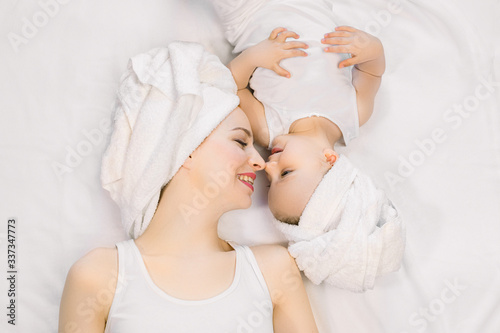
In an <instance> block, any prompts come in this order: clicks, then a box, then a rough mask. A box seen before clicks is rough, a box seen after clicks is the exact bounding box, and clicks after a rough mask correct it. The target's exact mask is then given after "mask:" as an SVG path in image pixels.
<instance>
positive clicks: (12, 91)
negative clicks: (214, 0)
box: [0, 0, 500, 333]
mask: <svg viewBox="0 0 500 333" xmlns="http://www.w3.org/2000/svg"><path fill="white" fill-rule="evenodd" d="M391 3H392V4H394V3H395V2H394V1H393V2H386V1H381V0H371V1H368V0H365V1H358V0H356V1H348V0H339V1H334V8H335V12H336V16H337V17H338V21H339V22H340V23H341V24H349V25H353V26H355V27H358V28H361V29H367V30H368V31H369V32H372V33H375V34H376V35H377V36H379V38H380V39H381V40H382V42H383V43H384V47H385V50H386V57H387V62H388V65H387V72H386V74H385V75H384V78H383V84H382V87H381V89H380V92H379V94H378V97H377V100H376V109H375V113H374V115H373V117H372V118H371V119H370V121H369V122H368V123H367V124H366V125H365V126H363V127H362V128H361V133H360V137H359V138H358V139H356V140H355V141H353V142H352V144H351V145H350V146H349V148H347V149H346V148H345V147H342V148H339V151H340V152H342V153H345V154H347V155H348V156H349V158H350V159H351V160H352V161H353V162H354V163H355V164H356V165H358V166H359V168H360V169H362V170H363V171H364V172H366V173H368V174H369V175H370V176H371V177H373V179H374V180H375V182H376V183H377V184H378V185H379V186H380V187H382V188H384V189H385V190H386V191H387V192H388V194H389V196H390V197H391V198H392V199H393V201H394V202H395V204H396V205H397V206H398V207H399V209H400V210H401V213H402V215H403V216H404V218H405V221H406V225H407V251H406V254H405V257H404V263H403V267H402V269H401V270H400V271H399V272H397V273H395V274H392V275H389V276H387V277H383V278H381V279H379V280H378V281H377V283H376V286H375V289H374V290H372V291H368V292H366V293H363V294H354V293H351V292H348V291H344V290H339V289H335V288H333V287H330V286H327V285H321V286H314V285H312V284H311V283H309V282H308V281H307V280H306V281H305V283H306V288H307V291H308V294H309V297H310V300H311V303H312V306H313V310H314V313H315V317H316V320H317V322H318V326H319V328H320V332H328V333H329V332H384V333H403V332H407V333H413V332H440V333H441V332H453V333H457V332H458V333H461V332H463V333H472V332H481V333H490V332H491V333H496V332H500V316H499V314H500V288H499V286H500V246H499V245H498V239H499V238H500V115H499V108H498V107H499V104H498V101H499V96H500V85H499V84H500V83H498V82H499V81H500V63H499V57H500V45H499V39H500V37H499V36H500V32H499V31H498V25H495V20H496V21H498V19H499V17H500V10H499V6H500V4H499V3H498V1H493V0H487V1H483V2H481V3H474V4H472V3H468V2H467V1H465V0H461V1H459V2H452V1H448V2H442V1H441V2H435V1H421V2H414V1H407V0H402V1H399V2H396V3H397V4H399V6H394V5H391ZM45 4H51V5H45ZM55 4H57V5H55ZM391 11H392V12H391ZM44 12H45V13H46V14H44ZM0 18H1V20H0V22H1V23H0V35H1V36H3V37H2V38H1V39H0V50H1V52H0V64H1V66H0V97H1V98H0V126H1V128H0V142H1V143H0V147H1V149H0V179H1V183H0V184H1V186H0V219H1V220H2V223H1V226H0V267H2V272H1V274H2V277H1V278H0V281H1V282H0V304H1V305H2V306H1V308H2V309H4V310H2V313H1V316H0V318H2V319H1V323H0V327H1V329H0V330H1V331H2V332H55V331H56V330H57V321H58V307H59V301H60V296H61V293H62V288H63V286H64V279H65V276H66V274H67V271H68V269H69V268H70V266H71V264H72V263H73V262H74V261H75V260H77V259H78V258H79V257H81V256H82V255H84V254H85V253H86V252H87V251H89V250H90V249H92V248H94V247H98V246H113V244H114V243H116V242H118V241H120V240H123V239H125V238H126V235H125V233H124V232H123V230H122V229H121V225H120V222H119V211H118V208H117V206H115V205H114V203H113V201H112V200H111V199H110V198H109V195H108V193H107V192H105V191H104V190H103V189H102V188H101V186H100V183H99V168H100V161H101V155H102V153H103V151H104V149H105V147H106V142H107V138H108V135H109V127H108V126H107V124H106V123H107V122H109V120H110V115H111V110H112V105H113V102H114V93H115V90H116V88H117V84H118V81H119V78H120V75H121V73H122V72H123V71H124V69H125V67H126V63H127V60H128V58H129V57H130V56H132V55H135V54H137V53H140V52H143V51H146V50H148V49H150V48H153V47H157V46H162V45H165V44H166V43H168V42H169V41H172V40H175V39H180V40H191V41H199V42H201V43H203V44H204V45H205V46H206V47H207V48H208V49H209V50H211V51H213V52H214V53H216V54H218V55H219V56H220V57H221V59H222V60H223V61H224V62H227V61H228V60H229V59H230V58H231V54H230V50H231V48H230V46H229V45H228V44H227V43H226V42H225V40H224V37H223V34H222V29H221V27H220V26H219V24H218V21H217V18H216V16H215V13H214V11H213V10H212V8H211V6H210V4H209V3H208V1H195V0H187V1H180V0H177V1H174V0H168V1H167V0H144V1H141V2H137V1H131V0H122V1H118V0H109V1H104V2H97V1H92V2H89V1H82V0H73V1H68V0H65V1H62V0H60V2H58V1H56V0H53V1H49V0H41V1H37V2H33V1H14V0H6V1H3V2H2V3H1V4H0ZM34 23H36V24H37V25H38V27H37V26H34V27H30V24H34ZM13 34H16V35H17V37H15V36H14V35H13ZM13 38H14V39H15V41H14V42H13V41H12V40H13ZM488 81H490V83H484V82H488ZM491 82H492V83H491ZM454 105H457V106H456V107H455V110H457V108H460V107H462V109H463V110H465V111H463V113H462V115H460V114H459V113H457V112H455V111H453V110H454V109H453V108H454ZM467 110H471V111H467ZM431 139H432V140H433V141H434V143H433V144H431V143H430V141H429V140H431ZM417 142H418V143H417ZM422 147H423V148H422ZM408 161H409V162H408ZM259 176H260V177H259V180H258V182H257V187H258V189H257V191H256V193H255V194H254V204H253V207H252V208H251V209H250V210H246V211H236V212H231V213H228V214H226V215H225V216H224V217H223V219H222V221H221V224H220V234H221V235H222V236H223V237H225V238H228V239H232V240H235V241H238V242H240V243H243V244H260V243H276V242H278V243H279V242H283V241H284V239H283V237H282V236H281V235H279V234H278V233H277V231H275V230H274V228H273V227H272V226H271V225H270V224H269V212H268V211H267V208H266V188H265V186H264V185H265V180H264V178H265V177H263V175H259ZM398 177H399V178H398ZM9 218H15V219H16V221H17V223H16V226H17V229H16V242H17V248H16V267H17V275H16V279H17V284H16V292H17V298H16V325H15V326H12V325H9V324H8V323H7V319H8V318H7V316H6V313H7V309H6V306H7V302H8V301H9V297H8V295H7V291H8V289H9V285H8V281H7V279H6V277H7V270H8V268H7V253H6V245H7V235H6V234H7V220H8V219H9ZM4 276H5V277H4ZM89 306H90V305H89Z"/></svg>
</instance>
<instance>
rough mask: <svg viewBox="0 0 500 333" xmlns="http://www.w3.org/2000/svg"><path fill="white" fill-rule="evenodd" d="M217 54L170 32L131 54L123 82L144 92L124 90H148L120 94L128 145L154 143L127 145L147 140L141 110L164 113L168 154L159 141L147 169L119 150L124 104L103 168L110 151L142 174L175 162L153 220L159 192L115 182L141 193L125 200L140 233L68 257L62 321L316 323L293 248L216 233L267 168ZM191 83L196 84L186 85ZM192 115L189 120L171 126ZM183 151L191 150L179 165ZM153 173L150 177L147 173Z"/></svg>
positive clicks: (182, 325)
mask: <svg viewBox="0 0 500 333" xmlns="http://www.w3.org/2000/svg"><path fill="white" fill-rule="evenodd" d="M214 58H215V57H213V56H211V55H208V54H207V53H206V52H205V51H204V50H202V49H201V47H200V46H199V45H198V44H193V43H172V44H170V45H169V47H168V49H167V48H164V49H160V50H158V49H156V50H152V51H150V52H149V53H148V54H146V55H142V57H141V56H139V57H135V58H134V59H132V61H131V64H130V65H129V68H130V69H131V73H130V75H129V76H127V77H126V78H125V80H124V82H125V81H127V80H129V82H128V83H127V84H124V83H122V87H123V86H124V85H128V88H130V84H131V83H130V82H133V83H134V84H137V85H138V87H139V92H140V91H141V89H143V88H144V89H145V90H144V91H147V93H145V94H138V93H137V92H138V90H134V89H132V90H131V89H128V90H126V91H127V93H128V94H129V95H130V94H134V96H136V97H137V96H141V97H139V98H136V97H134V98H133V99H132V101H131V100H130V99H129V100H125V99H124V96H123V94H122V96H121V104H120V107H121V108H122V109H126V110H125V112H124V114H126V116H127V117H128V118H127V120H128V122H127V124H131V125H130V127H132V129H131V132H130V133H129V134H130V135H127V136H126V137H128V138H129V139H130V140H129V141H127V145H128V146H127V147H126V148H125V149H126V151H127V152H132V151H140V152H141V154H146V153H145V152H144V150H147V148H149V147H150V146H149V145H148V146H144V145H142V146H141V147H142V149H140V150H135V149H132V148H131V145H133V144H134V142H138V141H141V139H139V138H140V137H141V126H142V125H141V122H143V123H142V124H144V122H146V123H147V121H152V122H153V123H161V124H164V127H161V126H159V127H158V133H162V134H164V135H165V136H166V137H165V138H163V135H160V136H161V137H162V139H161V140H166V142H169V143H170V144H172V147H174V148H176V149H175V150H174V149H172V150H171V151H167V152H166V155H167V156H166V157H165V156H163V157H159V155H158V154H156V153H155V152H154V149H152V150H150V151H149V154H150V155H149V156H147V157H148V159H147V161H149V162H148V163H144V164H143V165H144V167H143V169H140V168H139V169H137V168H135V169H134V168H132V167H128V166H127V163H128V164H130V163H136V162H137V161H136V159H135V158H133V157H136V156H139V155H140V154H139V153H138V154H137V155H134V156H132V157H130V156H127V157H126V158H123V159H120V158H118V157H119V156H121V155H120V154H117V152H118V151H119V149H118V148H119V145H118V144H116V143H117V142H120V139H118V136H119V134H115V133H120V131H121V130H120V126H121V125H120V116H119V114H118V111H117V115H116V116H115V130H114V133H113V137H112V139H111V144H110V147H112V148H110V147H108V151H107V152H106V154H107V156H105V158H104V159H103V172H104V171H105V170H106V168H104V166H105V165H106V163H108V162H109V161H111V160H112V161H113V162H112V163H115V162H116V161H121V162H120V163H119V164H120V168H119V169H120V170H127V169H130V170H132V169H133V170H136V171H137V170H143V171H144V172H146V176H147V172H150V170H154V169H155V168H156V167H161V168H162V169H163V170H168V172H167V176H166V179H161V181H159V182H160V185H164V184H167V185H166V186H163V188H162V190H161V195H160V199H159V203H158V205H157V207H156V208H155V211H154V213H153V217H152V219H150V220H149V218H146V217H145V216H147V211H148V208H149V207H150V203H153V205H154V206H156V202H155V201H156V200H155V199H154V195H153V199H152V200H150V198H149V197H146V198H145V199H144V197H141V199H142V200H135V198H136V197H137V195H138V193H141V189H142V188H137V187H135V188H137V190H136V191H130V195H128V194H126V195H124V194H123V193H126V192H127V191H126V190H124V189H125V188H126V187H127V186H125V185H123V186H122V185H120V186H115V188H114V191H115V193H113V192H112V197H113V199H115V200H117V198H121V199H120V200H117V202H118V203H119V204H123V203H126V202H129V203H132V204H133V206H134V205H135V203H136V202H143V203H145V204H144V205H143V206H144V207H142V209H139V210H138V211H139V212H141V213H140V214H139V215H140V216H139V217H137V216H136V214H135V213H131V212H133V209H132V210H131V209H130V208H129V207H125V206H121V208H122V219H123V220H124V221H128V220H130V221H133V222H132V223H131V225H129V224H127V223H126V222H124V223H125V224H126V227H127V229H128V230H129V231H130V230H132V232H131V234H132V235H133V236H137V237H136V239H135V240H134V239H131V240H128V241H124V242H121V243H118V244H117V248H98V249H95V250H93V251H91V252H90V253H88V254H87V255H85V256H84V257H83V258H81V259H80V260H78V261H77V262H76V263H75V264H74V265H73V266H72V267H71V269H70V271H69V273H68V277H67V280H66V285H65V288H64V292H63V297H62V300H61V309H60V322H59V331H60V332H104V331H106V332H138V331H141V332H160V331H161V332H176V333H177V332H273V331H274V332H317V328H316V325H315V323H314V317H313V314H312V311H311V308H310V305H309V301H308V298H307V294H306V292H305V289H304V286H303V284H302V279H301V276H300V273H299V271H298V268H297V266H296V265H295V262H294V261H293V259H292V258H291V257H290V256H289V254H288V252H287V250H286V249H285V248H283V247H280V246H276V245H265V246H256V247H252V248H248V247H246V246H240V245H238V244H235V243H232V242H229V243H228V242H226V241H224V240H222V239H220V238H219V237H218V234H217V224H218V220H219V218H220V216H221V215H222V214H224V213H225V212H227V211H230V210H234V209H243V208H248V207H249V206H250V204H251V195H252V193H253V186H252V184H253V180H254V179H255V172H256V171H258V170H261V169H263V167H264V161H263V160H262V158H261V157H260V155H259V154H258V153H257V151H256V150H255V148H254V146H253V141H252V140H253V137H252V132H251V129H250V123H249V121H248V119H247V117H246V115H245V114H244V112H243V111H242V110H241V109H239V108H238V107H237V99H236V100H235V99H234V96H235V92H236V87H235V85H234V81H232V79H231V74H230V72H229V71H228V70H227V69H226V68H225V67H224V66H223V65H222V64H221V63H220V62H219V61H218V60H215V59H214ZM144 64H147V65H144ZM145 67H147V68H146V70H144V68H145ZM176 68H177V69H176ZM144 73H146V74H144ZM214 73H215V74H214ZM214 76H215V77H216V78H214ZM181 81H182V82H181ZM193 82H195V83H193ZM228 82H229V88H228ZM193 84H195V85H197V86H196V87H194V88H193V87H188V88H186V87H187V86H188V85H193ZM228 91H229V92H228ZM121 92H123V90H121ZM172 92H175V93H172ZM214 95H216V96H217V98H214V97H213V96H214ZM193 96H195V97H193ZM129 97H130V96H129ZM164 97H166V98H164ZM200 97H201V98H202V102H203V103H199V102H200V99H199V98H200ZM172 98H176V101H175V103H172ZM211 98H212V99H211ZM234 101H236V104H235V103H234ZM161 103H165V104H161ZM135 109H137V110H138V111H137V113H136V114H135V116H134V110H135ZM222 109H224V110H222ZM154 110H160V111H161V112H160V113H158V117H162V116H164V114H165V113H168V114H169V116H168V117H167V118H168V120H169V121H166V122H162V121H159V119H158V118H156V119H155V113H154V112H155V111H154ZM146 111H147V112H146ZM176 112H177V113H176ZM207 113H210V114H209V115H210V117H209V119H214V118H216V119H221V120H222V119H223V120H222V121H220V124H215V126H213V127H212V126H209V125H207V121H209V120H208V118H206V115H207ZM146 114H147V117H146V116H145V115H146ZM173 114H175V116H173ZM143 115H144V116H143ZM186 117H189V118H190V119H187V118H186ZM217 117H218V118H217ZM146 118H147V119H149V120H144V119H146ZM132 119H133V120H132ZM174 120H175V121H174ZM184 122H187V123H189V124H190V126H189V128H187V129H186V130H183V131H181V132H175V129H178V128H180V127H182V126H181V125H182V124H183V123H184ZM210 127H211V128H210ZM214 128H215V129H214ZM200 129H201V130H200ZM148 130H149V132H148V137H152V136H154V134H155V132H154V129H151V128H148ZM200 131H201V132H204V133H206V134H207V135H208V136H206V135H204V134H203V133H202V134H201V135H200ZM165 133H166V134H165ZM170 133H176V136H175V137H172V136H169V135H170ZM194 136H198V137H199V140H198V141H199V142H201V144H199V142H197V141H196V140H195V141H194V142H197V143H195V144H193V146H191V148H186V147H188V146H189V145H188V146H186V142H188V143H191V144H192V142H193V137H194ZM205 137H206V138H205ZM161 140H160V141H161ZM172 140H174V141H175V142H172ZM160 143H161V142H160ZM173 143H175V144H173ZM114 144H116V147H115V146H114ZM160 145H161V144H160ZM117 147H118V148H117ZM165 147H166V146H165ZM115 148H116V149H115ZM192 148H193V149H192ZM165 149H166V148H165ZM165 149H164V150H165ZM179 151H181V153H179ZM162 153H163V154H165V151H163V152H162ZM182 153H185V154H187V157H186V158H185V159H184V160H183V161H182V164H181V165H180V166H179V167H177V166H176V165H175V160H180V159H182V156H181V157H179V154H180V155H182ZM113 154H115V155H116V156H115V155H113ZM110 155H113V156H112V158H111V157H110ZM172 161H173V162H172ZM122 162H123V163H122ZM109 163H111V162H109ZM162 163H163V164H162ZM139 173H140V172H139ZM143 176H144V175H143ZM127 177H132V176H131V175H130V174H127V173H126V172H124V174H120V177H119V179H118V180H116V181H115V182H113V183H114V184H115V185H116V182H119V181H123V179H127ZM122 178H123V179H122ZM153 178H154V177H151V178H148V177H144V179H146V180H145V182H146V183H147V182H148V179H153ZM141 185H142V184H141ZM153 185H154V186H151V188H153V189H154V188H156V186H157V184H153ZM144 186H145V187H148V184H146V185H144ZM132 187H133V186H132ZM153 192H154V191H151V190H146V191H145V193H153ZM137 207H139V206H137ZM126 208H127V209H128V210H126ZM129 215H130V216H132V217H131V218H128V216H129ZM139 222H140V223H139ZM137 226H140V227H137ZM137 230H139V231H138V232H137V233H136V232H135V231H137Z"/></svg>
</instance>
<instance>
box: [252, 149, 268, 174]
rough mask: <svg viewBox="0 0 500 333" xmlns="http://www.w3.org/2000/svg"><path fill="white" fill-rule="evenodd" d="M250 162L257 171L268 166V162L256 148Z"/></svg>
mask: <svg viewBox="0 0 500 333" xmlns="http://www.w3.org/2000/svg"><path fill="white" fill-rule="evenodd" d="M249 163H250V165H251V166H252V168H253V169H254V170H255V171H259V170H262V169H264V167H265V166H266V162H265V161H264V159H263V158H262V156H260V154H259V152H258V151H257V150H256V149H255V148H254V149H253V153H252V155H251V156H250V160H249Z"/></svg>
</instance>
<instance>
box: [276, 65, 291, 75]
mask: <svg viewBox="0 0 500 333" xmlns="http://www.w3.org/2000/svg"><path fill="white" fill-rule="evenodd" d="M273 71H274V72H275V73H276V74H278V75H280V76H284V77H288V78H289V77H290V73H289V72H288V71H287V70H285V69H284V68H283V67H281V66H280V65H274V67H273Z"/></svg>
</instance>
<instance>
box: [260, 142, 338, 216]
mask: <svg viewBox="0 0 500 333" xmlns="http://www.w3.org/2000/svg"><path fill="white" fill-rule="evenodd" d="M272 147H273V148H272V150H271V155H270V156H269V160H268V162H267V163H266V168H265V170H266V173H267V178H268V179H269V182H270V189H269V198H268V200H269V208H270V210H271V212H272V213H273V215H274V216H275V217H276V218H278V219H280V218H283V217H292V216H294V217H298V216H300V215H301V214H302V211H303V210H304V208H305V206H306V204H307V202H308V201H309V198H310V197H311V195H312V193H313V192H314V190H315V189H316V187H317V186H318V184H319V182H320V181H321V179H322V178H323V175H324V174H325V173H326V172H327V171H328V170H329V169H330V167H331V166H330V164H329V163H328V162H326V159H325V155H324V152H323V148H322V147H321V146H320V145H319V144H318V143H317V142H316V141H314V140H313V139H311V138H309V137H307V136H303V135H297V134H287V135H280V136H278V137H276V139H274V141H273V144H272Z"/></svg>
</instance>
